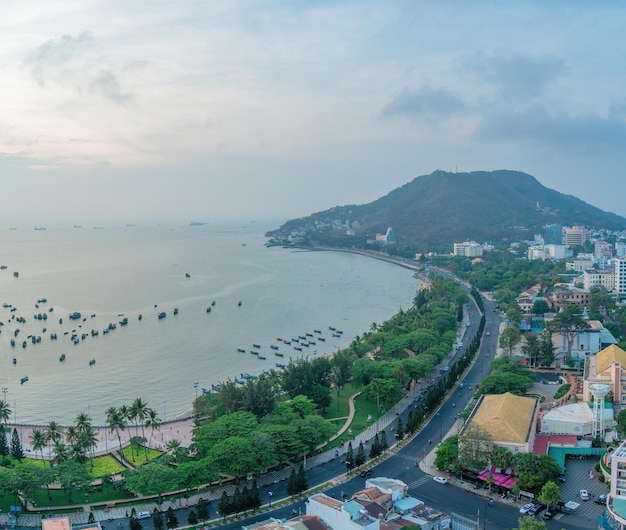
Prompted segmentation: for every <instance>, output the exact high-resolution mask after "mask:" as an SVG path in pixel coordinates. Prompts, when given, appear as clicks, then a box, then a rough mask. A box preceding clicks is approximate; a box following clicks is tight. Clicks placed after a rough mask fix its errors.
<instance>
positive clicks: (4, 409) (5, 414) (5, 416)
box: [0, 401, 11, 427]
mask: <svg viewBox="0 0 626 530" xmlns="http://www.w3.org/2000/svg"><path fill="white" fill-rule="evenodd" d="M10 418H11V407H9V405H7V404H6V402H5V401H0V426H3V427H4V425H6V424H7V422H8V421H9V419H10Z"/></svg>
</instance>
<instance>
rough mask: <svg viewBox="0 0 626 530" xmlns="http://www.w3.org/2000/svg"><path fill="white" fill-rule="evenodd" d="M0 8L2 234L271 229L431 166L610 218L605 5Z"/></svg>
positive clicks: (616, 205)
mask: <svg viewBox="0 0 626 530" xmlns="http://www.w3.org/2000/svg"><path fill="white" fill-rule="evenodd" d="M5 4H6V5H3V8H2V16H1V17H0V229H2V227H3V225H4V226H10V225H15V224H17V223H34V224H38V225H41V224H43V225H45V224H46V223H63V222H68V223H82V222H97V223H103V222H105V223H115V222H122V223H129V222H148V221H163V220H169V219H172V220H174V219H176V220H179V219H180V220H195V221H206V222H211V221H213V220H229V219H233V220H235V219H247V220H256V219H277V220H280V221H286V220H288V219H291V218H295V217H303V216H306V215H309V214H311V213H314V212H316V211H320V210H325V209H328V208H331V207H334V206H337V205H346V204H363V203H368V202H371V201H373V200H375V199H377V198H379V197H381V196H383V195H385V194H387V193H388V192H390V191H391V190H393V189H395V188H397V187H399V186H401V185H403V184H406V183H407V182H409V181H411V180H413V179H414V178H415V177H417V176H420V175H424V174H429V173H431V172H433V171H435V170H437V169H442V170H449V171H475V170H495V169H513V170H520V171H524V172H526V173H529V174H531V175H533V176H535V177H536V178H537V179H538V180H539V181H540V182H541V183H542V184H543V185H544V186H547V187H549V188H553V189H556V190H557V191H560V192H563V193H567V194H571V195H574V196H577V197H579V198H581V199H583V200H585V201H586V202H589V203H590V204H593V205H594V206H597V207H599V208H602V209H603V210H607V211H611V212H614V213H617V214H619V215H624V216H626V201H625V200H624V193H623V190H624V184H623V182H624V167H626V149H625V147H626V91H625V90H624V89H625V87H626V37H625V34H624V28H626V5H625V4H623V3H622V2H617V1H615V2H609V1H606V2H596V1H571V0H567V1H556V0H555V1H553V2H542V1H533V0H529V1H523V2H522V1H508V2H499V1H495V0H493V1H481V0H475V1H472V2H466V1H460V0H457V1H446V0H441V1H437V2H425V1H418V0H407V1H394V0H384V1H383V0H379V1H369V0H354V1H353V0H346V1H340V0H338V1H331V0H320V1H316V2H310V1H299V2H294V1H293V0H265V1H255V0H249V1H239V0H211V1H206V0H197V1H196V0H150V1H142V2H132V1H131V2H129V1H127V0H55V1H54V2H49V1H44V0H21V1H20V2H6V3H5ZM620 190H621V192H620Z"/></svg>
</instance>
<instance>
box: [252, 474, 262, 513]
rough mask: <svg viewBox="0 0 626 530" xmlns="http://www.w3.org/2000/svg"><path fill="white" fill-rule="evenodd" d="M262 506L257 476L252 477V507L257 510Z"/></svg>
mask: <svg viewBox="0 0 626 530" xmlns="http://www.w3.org/2000/svg"><path fill="white" fill-rule="evenodd" d="M260 506H261V493H260V492H259V486H258V485H257V483H256V478H253V479H252V487H251V488H250V508H252V509H254V510H256V509H257V508H259V507H260Z"/></svg>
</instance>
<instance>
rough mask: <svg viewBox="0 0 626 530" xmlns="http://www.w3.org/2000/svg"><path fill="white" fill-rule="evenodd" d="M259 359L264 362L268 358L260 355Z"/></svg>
mask: <svg viewBox="0 0 626 530" xmlns="http://www.w3.org/2000/svg"><path fill="white" fill-rule="evenodd" d="M259 359H261V360H262V361H264V360H265V359H267V357H265V355H259Z"/></svg>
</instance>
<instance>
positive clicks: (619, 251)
mask: <svg viewBox="0 0 626 530" xmlns="http://www.w3.org/2000/svg"><path fill="white" fill-rule="evenodd" d="M615 255H616V256H617V257H618V258H624V257H626V241H616V242H615Z"/></svg>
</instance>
